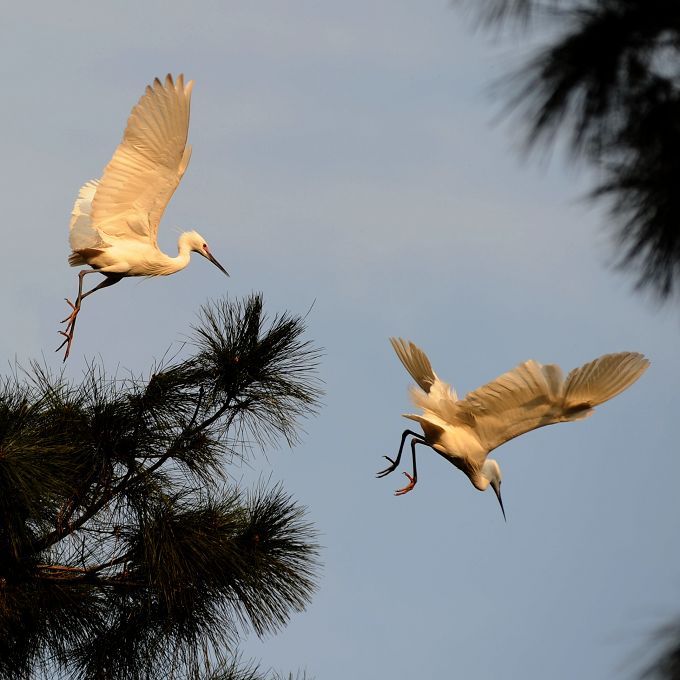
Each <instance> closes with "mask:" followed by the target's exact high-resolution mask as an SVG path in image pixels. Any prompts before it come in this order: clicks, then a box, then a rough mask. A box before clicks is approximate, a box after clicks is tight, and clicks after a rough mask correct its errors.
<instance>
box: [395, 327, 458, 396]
mask: <svg viewBox="0 0 680 680" xmlns="http://www.w3.org/2000/svg"><path fill="white" fill-rule="evenodd" d="M390 343H391V344H392V347H393V348H394V351H395V352H396V353H397V356H398V357H399V360H400V361H401V363H402V364H404V368H405V369H406V370H407V371H408V372H409V373H410V375H411V377H412V378H413V379H414V380H415V381H416V383H418V387H420V389H421V390H423V391H424V392H426V393H430V391H433V392H441V393H442V394H441V395H436V396H446V397H448V398H450V399H453V400H454V401H455V400H456V399H458V397H457V395H456V391H455V390H454V389H453V388H452V387H451V386H450V385H447V384H446V383H445V382H442V381H441V380H439V378H438V377H437V375H436V373H435V372H434V371H433V370H432V364H430V360H429V359H428V358H427V355H426V354H425V352H423V350H422V349H420V347H417V346H416V345H414V344H413V343H412V342H407V341H406V340H403V339H402V338H390ZM433 388H434V389H433ZM433 396H435V395H433Z"/></svg>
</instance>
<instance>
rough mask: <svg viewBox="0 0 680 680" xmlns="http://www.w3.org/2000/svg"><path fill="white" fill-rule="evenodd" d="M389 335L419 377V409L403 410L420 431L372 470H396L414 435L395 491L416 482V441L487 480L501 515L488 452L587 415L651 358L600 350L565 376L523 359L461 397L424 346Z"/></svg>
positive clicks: (495, 469)
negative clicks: (407, 468) (403, 481)
mask: <svg viewBox="0 0 680 680" xmlns="http://www.w3.org/2000/svg"><path fill="white" fill-rule="evenodd" d="M390 342H391V343H392V347H393V348H394V351H395V352H396V353H397V356H398V357H399V359H400V360H401V363H402V364H404V367H405V368H406V370H407V371H408V372H409V373H410V374H411V377H412V378H413V379H414V380H415V381H416V383H417V384H418V387H413V388H411V399H412V401H413V403H414V404H415V405H416V406H419V407H420V408H421V409H422V410H423V413H422V415H416V414H412V413H408V414H404V417H405V418H409V419H411V420H415V421H416V422H417V423H420V426H421V428H422V430H423V434H419V433H417V432H413V431H412V430H405V431H404V432H403V433H402V436H401V445H400V446H399V452H398V453H397V457H396V458H395V459H394V460H393V459H392V458H390V457H389V456H385V458H387V460H388V461H389V462H390V466H389V467H387V468H386V469H384V470H381V471H380V472H378V475H377V476H378V477H384V476H385V475H387V474H389V473H390V472H393V471H394V470H396V468H397V466H398V465H399V461H400V459H401V454H402V451H403V448H404V443H405V442H406V439H407V437H409V436H411V437H412V439H411V454H412V460H413V475H410V474H408V473H407V472H405V473H404V474H405V475H406V477H407V478H408V479H409V483H408V484H407V485H406V486H405V487H404V488H403V489H398V490H397V491H396V492H395V494H396V495H398V496H400V495H403V494H405V493H408V492H409V491H411V489H413V487H414V486H415V484H416V481H417V480H418V474H417V470H416V445H417V444H426V445H427V446H430V447H431V448H433V449H434V450H435V451H436V452H437V453H439V454H440V455H441V456H443V457H444V458H446V459H447V460H448V461H449V462H451V463H453V464H454V465H455V466H456V467H457V468H458V469H459V470H462V471H463V472H464V473H465V474H466V475H467V476H468V478H469V479H470V481H471V482H472V484H473V485H474V486H475V487H476V488H477V489H479V490H480V491H484V490H485V489H487V488H488V487H489V486H490V487H491V488H492V489H493V490H494V491H495V493H496V496H497V498H498V502H499V503H500V506H501V510H502V512H503V517H505V509H504V508H503V500H502V499H501V470H500V467H499V466H498V463H497V462H496V461H495V460H493V459H492V458H487V456H488V455H489V453H490V452H491V451H493V450H494V449H495V448H497V447H499V446H500V445H501V444H505V442H507V441H509V440H510V439H513V438H514V437H518V436H519V435H521V434H524V433H525V432H529V431H530V430H535V429H536V428H538V427H543V426H544V425H552V424H554V423H562V422H566V421H570V420H581V419H582V418H586V417H588V416H589V415H590V414H591V413H592V412H593V408H594V407H595V406H597V405H598V404H601V403H603V402H605V401H607V400H608V399H611V398H612V397H615V396H616V395H617V394H620V393H621V392H623V391H624V390H625V389H627V388H628V387H630V386H631V385H632V384H633V383H634V382H635V381H636V380H637V379H638V378H639V377H640V376H641V375H642V374H643V373H644V372H645V371H646V370H647V367H648V366H649V361H648V360H647V359H646V358H645V357H644V356H643V355H642V354H638V353H637V352H619V353H618V354H605V355H604V356H601V357H600V358H599V359H595V360H594V361H591V362H589V363H587V364H585V365H583V366H581V368H575V369H574V370H573V371H571V373H569V375H568V376H567V377H566V379H565V378H564V377H563V375H562V370H561V369H560V367H559V366H556V365H555V364H546V365H542V364H539V363H538V362H537V361H525V362H524V363H523V364H520V365H519V366H517V367H516V368H513V369H512V370H511V371H508V372H507V373H504V374H503V375H501V376H500V377H498V378H496V379H495V380H493V381H492V382H490V383H488V384H487V385H484V386H483V387H480V388H479V389H477V390H475V391H474V392H470V393H469V394H467V395H466V396H465V398H464V399H458V397H457V395H456V392H455V391H454V390H453V389H452V388H451V386H450V385H447V384H446V383H445V382H443V381H442V380H440V379H439V378H438V377H437V375H436V374H435V372H434V371H433V370H432V365H431V364H430V360H429V359H428V358H427V356H426V354H425V352H423V350H421V349H420V348H419V347H417V346H416V345H414V344H413V343H412V342H407V341H406V340H402V339H401V338H390Z"/></svg>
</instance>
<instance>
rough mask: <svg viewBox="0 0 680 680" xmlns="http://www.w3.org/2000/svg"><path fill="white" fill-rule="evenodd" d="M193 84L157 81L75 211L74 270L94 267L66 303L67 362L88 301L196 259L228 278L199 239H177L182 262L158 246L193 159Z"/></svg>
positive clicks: (168, 78) (180, 80)
mask: <svg viewBox="0 0 680 680" xmlns="http://www.w3.org/2000/svg"><path fill="white" fill-rule="evenodd" d="M192 87H193V82H191V81H190V82H189V83H187V84H186V86H185V85H184V78H183V76H182V75H180V76H179V77H178V78H177V81H176V82H174V81H173V79H172V76H170V75H168V76H166V78H165V82H164V83H161V82H160V80H158V79H156V80H155V81H154V83H153V85H150V86H148V87H147V88H146V92H145V93H144V95H142V97H141V99H140V100H139V102H138V103H137V105H136V106H135V107H134V108H133V109H132V112H131V113H130V116H129V118H128V122H127V127H126V128H125V133H124V135H123V140H122V142H121V143H120V144H119V145H118V148H117V149H116V151H115V153H114V155H113V158H112V159H111V161H110V162H109V164H108V165H107V166H106V168H105V169H104V174H103V176H102V178H101V179H100V180H92V181H89V182H87V183H86V184H84V185H83V186H82V187H81V189H80V192H79V194H78V198H77V199H76V202H75V204H74V206H73V211H72V214H71V222H70V225H69V242H70V245H71V250H72V252H71V255H70V256H69V264H70V265H71V266H72V267H78V266H82V265H89V266H90V267H92V269H85V270H83V271H81V272H80V274H79V279H80V283H79V289H78V297H77V298H76V302H75V304H72V303H71V302H70V301H69V305H70V306H71V308H72V313H71V315H70V316H69V317H68V318H67V319H65V320H64V321H65V322H68V325H67V327H66V330H65V331H61V333H62V335H64V336H65V338H66V339H65V340H64V342H63V343H62V345H61V346H60V348H59V349H61V347H63V346H64V344H66V352H65V356H64V359H66V357H68V354H69V350H70V347H71V342H72V341H73V331H74V329H75V321H76V317H77V315H78V312H79V311H80V304H81V302H82V300H83V298H85V297H87V296H88V295H90V293H93V292H94V291H95V290H99V289H100V288H104V287H106V286H110V285H113V284H114V283H117V282H118V281H120V280H121V279H122V278H123V277H128V276H167V275H169V274H174V273H175V272H178V271H180V270H181V269H184V268H185V267H186V266H187V265H188V264H189V259H190V253H191V251H194V252H197V253H199V254H201V255H203V256H204V257H206V258H208V259H209V260H210V261H211V262H212V263H213V264H215V265H216V266H217V267H219V269H220V270H222V271H223V272H224V273H225V274H226V273H227V272H226V271H225V270H224V268H223V267H222V266H221V265H220V264H219V262H217V260H216V259H215V258H214V257H213V256H212V254H211V253H210V250H209V249H208V246H207V244H206V242H205V240H204V239H203V237H202V236H201V235H200V234H198V233H197V232H195V231H187V232H184V233H182V234H181V235H180V237H179V242H178V254H177V256H176V257H171V256H169V255H166V254H165V253H163V252H162V251H161V250H160V249H159V247H158V242H157V232H158V224H159V222H160V220H161V217H162V215H163V212H164V211H165V207H166V206H167V204H168V202H169V201H170V198H171V197H172V194H173V193H174V192H175V189H176V188H177V186H178V184H179V182H180V180H181V179H182V176H183V175H184V172H185V171H186V169H187V166H188V164H189V159H190V158H191V146H189V145H188V144H187V136H188V132H189V108H190V101H191V90H192ZM92 272H97V273H100V274H103V275H104V276H105V277H106V278H105V279H104V281H102V282H101V283H100V284H99V285H98V286H96V287H95V288H93V289H92V290H90V291H88V292H86V293H83V291H82V287H83V277H84V276H85V275H86V274H89V273H92Z"/></svg>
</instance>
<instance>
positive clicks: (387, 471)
mask: <svg viewBox="0 0 680 680" xmlns="http://www.w3.org/2000/svg"><path fill="white" fill-rule="evenodd" d="M383 458H387V460H389V461H390V463H391V465H390V466H389V467H386V468H385V469H384V470H380V472H376V474H375V476H376V477H384V476H385V475H389V474H390V472H394V471H395V470H396V469H397V463H396V461H394V460H392V459H391V458H390V457H389V456H383Z"/></svg>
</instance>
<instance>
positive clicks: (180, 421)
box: [0, 295, 320, 680]
mask: <svg viewBox="0 0 680 680" xmlns="http://www.w3.org/2000/svg"><path fill="white" fill-rule="evenodd" d="M303 332H304V321H303V319H301V318H299V317H295V316H290V315H287V314H284V315H281V316H276V317H274V318H273V319H271V320H268V319H267V318H266V315H265V314H264V312H263V307H262V298H261V296H259V295H253V296H250V297H249V298H247V299H245V300H244V301H236V302H233V301H232V302H230V301H222V302H218V303H215V304H212V305H209V306H207V307H205V308H204V309H203V311H202V315H201V318H200V322H199V324H198V325H197V326H196V328H195V329H194V334H193V340H192V342H191V344H190V346H191V347H192V348H193V350H194V351H193V353H192V354H191V356H189V358H188V359H186V360H184V361H177V362H175V363H170V364H168V365H158V366H156V367H155V370H154V371H153V374H152V375H151V377H150V378H149V379H148V380H141V379H132V378H128V379H125V380H119V379H117V378H115V377H108V376H107V375H106V373H105V372H104V370H103V369H101V368H99V367H97V366H94V365H91V366H90V367H89V369H88V370H87V371H86V373H85V376H84V378H83V380H82V381H81V382H80V383H79V384H72V383H69V382H67V381H66V380H64V378H63V376H53V375H51V374H50V373H49V372H47V371H46V370H44V369H42V368H41V367H39V366H37V365H33V366H32V367H31V368H30V370H28V371H26V372H25V373H24V374H19V375H14V376H11V377H9V378H5V379H4V380H3V381H2V382H1V384H0V679H2V680H5V679H6V680H10V679H11V680H17V679H21V678H29V677H37V676H39V675H40V674H41V673H43V674H45V675H47V676H49V677H54V676H56V674H57V673H59V674H60V675H61V676H63V677H69V678H78V679H82V680H85V679H86V678H87V679H88V680H89V679H99V678H101V679H104V678H106V679H107V680H111V679H117V678H121V679H123V678H124V679H125V680H135V679H137V678H140V679H141V678H156V677H159V678H160V677H163V678H172V677H182V678H194V677H196V678H197V677H205V676H203V675H201V673H204V672H205V669H206V668H207V667H208V665H209V660H210V659H213V660H214V659H220V658H224V657H225V654H226V658H229V655H230V654H233V652H234V649H235V645H236V643H237V641H238V638H239V635H240V634H241V633H242V632H243V631H247V630H254V631H255V632H256V633H257V634H259V635H262V634H264V633H267V632H272V631H276V630H278V629H279V628H280V627H281V626H282V625H284V624H285V623H286V622H287V620H288V619H289V617H290V615H291V614H292V613H293V612H295V611H300V610H302V609H304V607H305V606H306V604H307V603H308V601H309V599H310V596H311V594H312V592H313V590H314V585H315V569H316V567H317V554H318V548H317V545H316V543H315V532H314V530H313V528H312V526H311V525H310V523H309V522H308V521H307V520H306V519H305V512H304V509H303V508H301V507H300V506H298V505H297V504H296V503H295V502H294V501H293V500H292V498H291V497H290V496H289V495H288V494H286V493H285V492H284V490H283V488H282V487H281V486H274V487H273V488H268V487H267V486H266V485H264V484H260V485H259V486H258V487H257V488H256V489H255V490H253V491H250V492H243V491H242V490H240V489H238V488H236V487H234V486H232V485H230V484H229V483H228V482H227V479H226V477H225V472H224V466H225V463H228V462H229V460H230V458H231V457H232V456H236V455H242V454H243V452H244V451H245V450H247V448H248V446H249V444H257V445H265V444H272V443H275V442H276V441H277V440H278V439H280V438H282V439H283V440H284V441H286V442H288V443H293V442H295V441H296V439H297V436H298V431H299V425H300V420H301V418H304V417H305V416H307V415H308V414H311V413H313V412H314V411H315V408H316V405H317V403H318V398H319V396H320V391H319V385H318V380H317V377H316V368H317V363H318V359H319V356H320V355H319V352H318V350H316V349H314V348H313V347H312V346H311V345H310V344H309V343H308V342H307V341H305V340H303V338H302V335H303ZM225 668H226V667H225ZM229 668H231V670H230V671H229V673H231V675H229V674H227V670H229ZM227 670H225V671H224V672H222V675H221V676H220V677H225V678H227V677H234V678H237V677H248V673H250V672H251V671H252V672H253V673H255V671H254V670H253V669H250V670H248V668H245V669H244V668H242V667H237V666H233V667H232V666H229V667H228V668H227ZM239 674H240V675H239ZM253 677H258V678H259V677H264V675H262V674H259V675H258V674H256V675H255V676H253Z"/></svg>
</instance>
